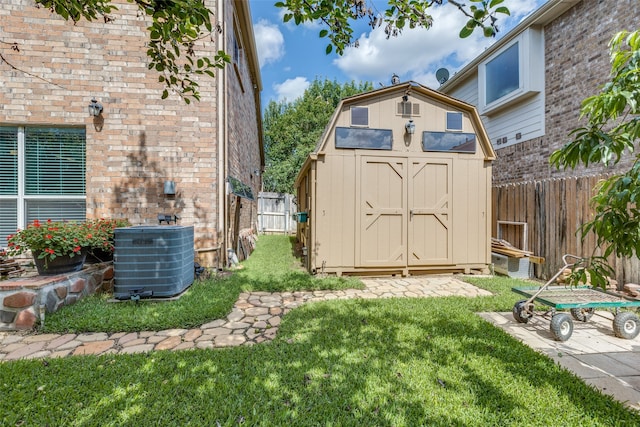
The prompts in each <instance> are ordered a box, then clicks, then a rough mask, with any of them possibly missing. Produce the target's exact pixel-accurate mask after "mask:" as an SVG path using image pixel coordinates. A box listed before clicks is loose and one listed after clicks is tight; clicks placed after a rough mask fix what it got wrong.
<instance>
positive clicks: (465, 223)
mask: <svg viewBox="0 0 640 427" xmlns="http://www.w3.org/2000/svg"><path fill="white" fill-rule="evenodd" d="M486 173H487V171H486V168H485V167H484V165H483V164H482V163H481V162H478V161H477V160H473V159H468V160H465V159H463V158H462V157H459V158H458V159H456V163H455V167H454V170H453V191H454V194H455V196H454V198H453V216H454V222H453V227H454V228H453V231H454V259H453V262H454V264H464V263H486V262H487V258H488V257H487V253H488V251H489V246H488V233H479V232H478V230H488V224H489V223H488V221H487V218H488V212H487V208H488V203H487V202H486V200H487V197H488V188H489V187H488V184H487V177H486V175H485V174H486ZM489 179H490V178H489Z"/></svg>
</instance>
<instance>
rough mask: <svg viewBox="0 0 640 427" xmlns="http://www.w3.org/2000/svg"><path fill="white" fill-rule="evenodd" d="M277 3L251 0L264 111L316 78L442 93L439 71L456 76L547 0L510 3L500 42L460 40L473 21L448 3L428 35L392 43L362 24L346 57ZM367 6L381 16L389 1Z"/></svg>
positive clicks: (410, 33)
mask: <svg viewBox="0 0 640 427" xmlns="http://www.w3.org/2000/svg"><path fill="white" fill-rule="evenodd" d="M275 2H276V0H250V8H251V14H252V18H253V26H254V32H255V38H256V45H257V49H258V58H259V60H260V70H261V74H262V86H263V90H262V104H263V107H266V105H267V104H268V103H269V101H271V100H274V101H283V100H286V101H294V100H295V99H296V98H297V97H299V96H300V95H302V93H304V90H305V89H306V88H307V87H308V86H309V84H310V83H311V82H312V81H313V80H314V79H315V78H318V79H321V80H324V79H325V78H327V79H329V80H336V81H338V82H340V83H344V82H348V81H352V80H353V81H356V82H361V81H370V82H372V83H374V85H375V86H376V87H379V84H383V85H388V84H390V81H391V76H392V75H393V74H394V73H395V74H397V75H398V76H400V81H408V80H414V81H416V82H418V83H421V84H423V85H425V86H428V87H431V88H434V89H437V88H438V86H439V84H438V82H437V80H436V77H435V73H436V70H437V69H439V68H446V69H448V70H449V72H450V73H451V74H453V73H455V72H456V71H457V70H459V69H460V68H462V67H463V66H464V65H465V64H467V63H468V62H469V61H471V60H472V59H473V58H475V57H476V56H477V55H478V54H479V53H480V52H482V51H483V50H484V49H486V48H487V47H488V46H490V45H491V44H492V43H494V42H495V40H497V39H499V38H500V36H503V35H504V34H506V33H507V32H508V31H509V29H511V28H513V27H514V26H515V25H517V24H518V23H519V22H520V21H522V19H524V18H525V17H526V16H527V15H529V14H530V13H531V12H532V11H534V10H536V9H537V8H538V7H539V6H540V5H542V4H543V3H545V2H546V0H505V3H504V4H505V5H506V6H507V7H508V8H509V10H510V11H511V16H506V15H500V19H499V21H498V22H497V24H498V28H499V30H500V32H499V33H498V37H497V38H496V39H493V38H485V37H483V36H482V35H481V32H480V31H476V32H474V34H473V35H472V36H471V37H469V38H466V39H460V38H459V37H458V33H459V32H460V29H461V28H462V27H463V26H464V23H465V22H466V20H467V19H468V18H466V17H465V16H464V15H463V14H462V13H460V12H459V11H458V10H457V9H456V8H455V7H454V6H452V5H450V4H446V3H445V4H444V5H442V6H436V7H433V8H432V9H430V11H431V14H432V16H433V18H434V25H433V27H432V28H431V29H429V30H424V29H414V30H409V29H405V30H404V31H403V33H402V34H401V35H400V36H399V37H396V38H390V39H388V40H387V39H386V36H385V34H384V31H383V28H378V29H376V30H371V29H370V28H369V27H367V26H366V25H363V26H362V27H361V28H359V29H358V30H357V31H355V32H354V36H355V37H356V38H357V39H358V40H359V47H358V48H347V49H346V50H345V53H344V55H343V56H338V55H336V54H335V53H333V54H330V55H326V54H325V48H326V46H327V43H328V39H326V38H323V39H321V38H320V37H319V36H318V33H319V32H320V30H321V29H322V27H320V26H319V25H317V24H307V25H300V26H296V25H295V24H293V23H286V24H285V23H283V21H282V14H283V12H282V10H281V9H279V8H277V7H275V6H274V4H275ZM368 3H369V4H370V5H373V6H375V7H377V9H378V10H380V11H384V9H386V5H387V2H386V0H369V1H368Z"/></svg>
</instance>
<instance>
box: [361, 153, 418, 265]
mask: <svg viewBox="0 0 640 427" xmlns="http://www.w3.org/2000/svg"><path fill="white" fill-rule="evenodd" d="M406 175H407V159H403V158H395V159H394V158H389V157H362V158H361V161H360V173H359V179H360V183H359V190H360V191H358V195H359V200H358V206H359V209H358V214H357V215H358V217H357V220H358V221H357V228H358V230H359V239H358V237H356V239H358V240H357V243H358V245H357V246H356V253H357V254H359V260H360V263H359V265H360V266H363V267H386V266H394V267H395V266H399V267H403V266H405V265H407V240H406V234H407V231H406V230H407V225H406V224H407V219H406V218H407V193H406Z"/></svg>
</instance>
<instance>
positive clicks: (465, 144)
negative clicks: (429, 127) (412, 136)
mask: <svg viewBox="0 0 640 427" xmlns="http://www.w3.org/2000/svg"><path fill="white" fill-rule="evenodd" d="M422 150H423V151H449V152H453V153H475V152H476V135H475V134H474V133H460V132H455V133H454V132H422Z"/></svg>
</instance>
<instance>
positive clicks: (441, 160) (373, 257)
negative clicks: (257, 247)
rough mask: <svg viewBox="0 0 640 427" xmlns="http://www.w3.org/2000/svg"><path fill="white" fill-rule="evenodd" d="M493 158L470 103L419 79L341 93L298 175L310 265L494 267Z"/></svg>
mask: <svg viewBox="0 0 640 427" xmlns="http://www.w3.org/2000/svg"><path fill="white" fill-rule="evenodd" d="M494 157H495V153H494V152H493V149H492V148H491V143H490V141H489V139H488V137H487V134H486V132H485V130H484V128H483V126H482V122H481V121H480V117H479V116H478V113H477V112H476V109H475V108H474V107H473V106H471V105H469V104H467V103H464V102H460V101H458V100H456V99H454V98H452V97H450V96H446V95H443V94H441V93H439V92H436V91H433V90H431V89H428V88H426V87H424V86H421V85H419V84H416V83H413V82H408V83H402V84H396V85H393V86H389V87H385V88H382V89H378V90H374V91H371V92H367V93H364V94H360V95H355V96H352V97H349V98H345V99H343V100H342V101H341V102H340V104H339V105H338V107H337V108H336V110H335V112H334V115H333V117H332V118H331V120H330V122H329V123H328V125H327V127H326V129H325V132H324V133H323V135H322V136H321V138H320V140H319V141H318V145H317V147H316V149H315V150H314V151H313V153H311V155H310V156H309V157H308V158H307V160H306V161H305V163H304V165H303V167H302V169H301V171H300V173H299V174H298V177H297V179H296V184H295V185H296V189H297V199H298V209H300V210H301V211H302V212H301V213H300V214H299V215H300V218H299V219H300V222H299V227H298V239H299V241H300V242H301V243H302V245H303V246H304V248H305V250H304V251H303V253H306V258H305V264H306V267H307V269H308V270H309V271H310V272H313V273H336V274H338V275H341V274H343V273H345V274H373V273H375V274H380V273H387V274H388V273H394V274H395V273H397V274H402V275H408V274H418V273H426V272H442V271H460V272H466V273H469V272H471V271H472V270H475V271H483V272H488V271H489V268H488V267H489V264H490V263H491V252H490V230H491V224H490V221H489V219H490V217H491V161H492V160H493V159H494Z"/></svg>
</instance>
